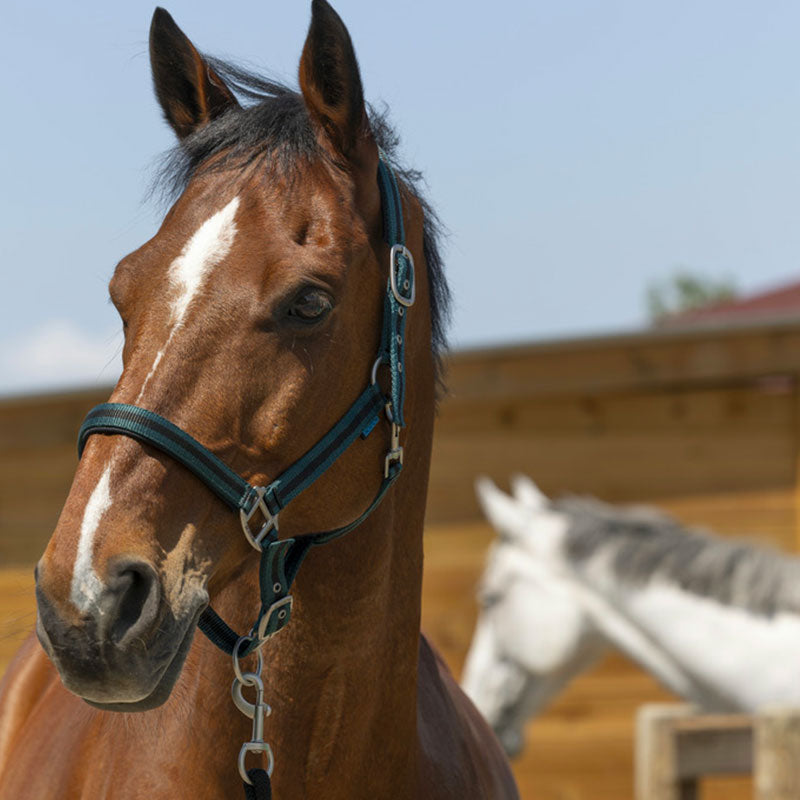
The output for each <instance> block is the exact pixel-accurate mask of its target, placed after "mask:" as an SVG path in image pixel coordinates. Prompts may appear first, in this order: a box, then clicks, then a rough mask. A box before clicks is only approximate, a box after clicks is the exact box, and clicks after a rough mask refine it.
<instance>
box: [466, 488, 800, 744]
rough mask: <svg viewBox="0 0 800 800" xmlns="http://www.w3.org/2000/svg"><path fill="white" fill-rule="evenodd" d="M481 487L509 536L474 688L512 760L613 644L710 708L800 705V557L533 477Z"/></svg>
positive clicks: (491, 579)
mask: <svg viewBox="0 0 800 800" xmlns="http://www.w3.org/2000/svg"><path fill="white" fill-rule="evenodd" d="M476 488H477V492H478V498H479V500H480V502H481V505H482V507H483V509H484V512H485V513H486V515H487V517H488V519H489V521H490V522H491V524H492V525H493V526H494V528H495V529H496V530H497V531H498V532H499V539H498V540H497V541H496V542H495V543H494V544H493V545H492V548H491V550H490V553H489V558H488V564H487V567H486V571H485V572H484V575H483V578H482V580H481V584H480V589H479V595H478V596H479V601H480V605H481V612H480V616H479V618H478V623H477V626H476V629H475V634H474V636H473V640H472V645H471V647H470V651H469V654H468V656H467V661H466V665H465V670H464V677H463V681H462V683H463V688H464V689H465V691H466V692H467V694H468V695H469V696H470V697H471V698H472V700H473V701H474V702H475V704H476V705H477V707H478V708H479V709H480V710H481V712H482V713H483V714H484V716H485V717H486V719H487V720H488V721H489V723H490V724H491V725H492V726H493V727H494V729H495V731H496V732H497V734H498V736H499V737H500V740H501V741H502V743H503V746H504V747H505V748H506V751H507V752H508V753H509V754H510V755H515V754H517V753H518V752H519V751H520V750H521V748H522V745H523V733H522V731H523V726H524V723H525V721H526V719H527V718H528V717H530V716H531V715H533V714H535V713H537V712H539V711H541V710H542V709H543V708H544V706H545V705H547V703H548V702H549V701H550V700H552V699H553V698H554V697H555V696H556V694H558V692H560V691H561V689H563V688H564V687H565V686H566V684H567V683H568V682H569V681H570V680H571V679H572V678H574V677H575V676H576V675H578V674H579V673H580V672H582V671H584V670H586V669H587V668H588V667H590V666H591V665H592V664H594V663H595V662H596V661H597V660H598V659H599V658H600V656H601V655H602V654H603V653H604V652H605V651H606V650H607V649H608V648H611V647H613V648H616V649H618V650H621V651H622V652H623V653H625V654H627V655H628V656H629V657H630V658H631V659H633V660H634V661H636V662H638V663H639V664H640V665H641V666H642V667H643V668H644V669H645V670H647V671H648V672H650V673H651V674H652V675H653V676H654V677H655V678H657V679H658V680H659V681H660V682H661V683H662V684H663V685H664V686H665V687H666V688H668V689H670V690H671V691H672V692H674V693H675V694H677V695H679V696H681V697H683V698H685V699H687V700H688V701H690V702H691V703H693V704H695V705H697V706H698V707H700V708H702V709H706V710H712V711H753V710H756V709H758V708H760V707H763V706H768V705H775V704H780V705H787V706H800V559H797V558H794V557H791V556H787V555H783V554H780V553H778V552H775V551H772V550H768V549H766V548H763V547H759V546H756V545H752V544H747V543H744V542H736V541H731V540H723V539H719V538H716V537H714V536H712V535H710V534H706V533H701V532H699V531H696V530H689V529H686V528H684V527H683V526H681V525H680V524H679V523H677V522H676V521H674V520H672V519H670V518H669V517H667V516H665V515H663V514H661V513H659V512H657V511H655V510H653V509H647V508H629V509H619V508H615V507H613V506H609V505H606V504H604V503H600V502H599V501H596V500H586V499H579V498H566V499H562V500H557V501H550V500H549V499H548V498H547V497H545V496H544V495H543V494H542V493H541V492H540V491H539V490H538V489H537V487H536V486H535V485H534V484H533V483H532V482H531V481H530V480H528V479H527V478H523V477H521V476H518V477H516V478H515V479H514V480H513V492H514V496H513V497H510V496H509V495H506V494H505V493H504V492H501V491H500V490H499V489H498V488H497V487H496V486H495V485H494V484H493V483H492V482H491V481H490V480H488V479H486V478H483V479H479V480H478V482H477V487H476Z"/></svg>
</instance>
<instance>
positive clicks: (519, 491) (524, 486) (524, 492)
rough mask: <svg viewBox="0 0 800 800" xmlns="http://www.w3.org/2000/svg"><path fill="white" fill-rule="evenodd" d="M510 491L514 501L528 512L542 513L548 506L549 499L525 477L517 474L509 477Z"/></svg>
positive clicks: (519, 473)
mask: <svg viewBox="0 0 800 800" xmlns="http://www.w3.org/2000/svg"><path fill="white" fill-rule="evenodd" d="M511 491H512V492H513V493H514V497H515V498H516V500H517V501H518V502H520V503H522V505H524V506H525V508H527V509H528V510H529V511H542V510H544V509H545V508H547V507H548V506H549V505H550V499H549V498H548V497H547V495H546V494H545V493H544V492H542V490H541V489H540V488H539V487H538V486H537V485H536V484H535V483H534V482H533V481H532V480H531V479H530V478H529V477H528V476H527V475H523V474H522V473H521V472H517V473H515V474H514V475H512V476H511Z"/></svg>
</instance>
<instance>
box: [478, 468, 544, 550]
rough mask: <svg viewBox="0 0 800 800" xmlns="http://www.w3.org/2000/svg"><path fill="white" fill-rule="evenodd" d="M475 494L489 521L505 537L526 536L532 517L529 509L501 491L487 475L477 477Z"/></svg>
mask: <svg viewBox="0 0 800 800" xmlns="http://www.w3.org/2000/svg"><path fill="white" fill-rule="evenodd" d="M475 494H476V495H477V497H478V502H479V503H480V506H481V508H482V509H483V513H484V514H485V515H486V518H487V519H488V520H489V523H490V524H491V526H492V527H493V528H494V529H495V530H496V531H497V532H498V533H499V534H500V536H501V537H502V538H503V539H515V540H516V539H521V538H523V537H524V535H525V527H526V523H527V522H528V520H529V519H530V512H529V511H528V509H526V508H525V507H524V506H523V505H522V504H521V503H518V502H517V501H516V500H515V499H514V498H513V497H510V496H509V495H507V494H506V493H505V492H501V491H500V489H498V488H497V486H495V484H494V483H493V482H492V480H491V479H490V478H487V477H486V476H485V475H481V476H480V477H478V478H476V480H475Z"/></svg>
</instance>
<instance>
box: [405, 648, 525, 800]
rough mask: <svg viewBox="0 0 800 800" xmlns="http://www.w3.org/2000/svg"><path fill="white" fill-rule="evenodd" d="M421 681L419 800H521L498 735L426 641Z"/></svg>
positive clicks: (418, 707)
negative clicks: (516, 799) (453, 799)
mask: <svg viewBox="0 0 800 800" xmlns="http://www.w3.org/2000/svg"><path fill="white" fill-rule="evenodd" d="M418 675H419V678H418V685H417V725H418V728H417V729H418V733H419V740H420V798H421V800H450V799H451V798H456V797H458V798H464V800H479V799H480V800H483V798H486V800H489V798H491V800H514V799H515V798H518V797H519V794H518V792H517V788H516V784H515V783H514V778H513V776H512V774H511V768H510V766H509V764H508V761H507V759H506V757H505V754H504V753H503V751H502V749H501V747H500V745H499V743H498V741H497V739H496V737H495V735H494V733H493V732H492V730H491V729H490V728H489V726H488V725H487V724H486V722H485V721H484V719H483V717H481V715H480V713H479V712H478V711H477V709H476V708H475V706H474V705H473V704H472V703H471V702H470V700H469V698H468V697H467V696H466V695H465V694H464V692H462V691H461V688H460V687H459V685H458V684H457V683H456V680H455V678H453V675H452V673H451V672H450V670H449V668H448V666H447V664H446V663H445V662H444V659H443V658H442V657H441V656H440V655H439V653H438V652H437V651H436V650H435V649H434V648H433V647H432V646H431V645H430V643H429V642H428V640H427V639H426V638H425V636H424V635H423V636H421V637H420V647H419V673H418Z"/></svg>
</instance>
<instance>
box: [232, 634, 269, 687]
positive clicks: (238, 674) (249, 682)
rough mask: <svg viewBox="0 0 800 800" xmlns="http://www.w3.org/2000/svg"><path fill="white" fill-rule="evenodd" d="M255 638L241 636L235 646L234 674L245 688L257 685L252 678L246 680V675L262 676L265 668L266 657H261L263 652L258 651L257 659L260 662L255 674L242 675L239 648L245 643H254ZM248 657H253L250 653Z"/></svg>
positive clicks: (233, 654) (246, 673)
mask: <svg viewBox="0 0 800 800" xmlns="http://www.w3.org/2000/svg"><path fill="white" fill-rule="evenodd" d="M252 641H253V638H252V637H251V636H240V637H239V638H238V639H237V640H236V644H235V645H234V646H233V653H232V657H233V674H234V675H236V679H237V680H238V681H239V683H241V684H242V685H243V686H255V683H254V682H253V680H252V679H250V678H245V676H246V675H252V674H256V675H260V674H261V670H262V669H263V667H264V657H263V656H262V655H261V650H256V657H257V658H258V661H256V665H257V666H256V670H255V673H252V672H245V673H244V674H243V673H242V668H241V667H240V666H239V648H240V647H241V646H242V643H243V642H252ZM248 655H252V653H249V654H248Z"/></svg>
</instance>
